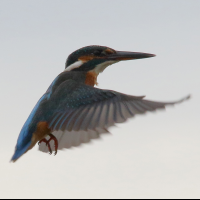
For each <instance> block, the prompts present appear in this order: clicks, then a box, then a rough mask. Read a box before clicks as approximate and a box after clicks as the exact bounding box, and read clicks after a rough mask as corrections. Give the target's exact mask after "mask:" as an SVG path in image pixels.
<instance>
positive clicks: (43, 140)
mask: <svg viewBox="0 0 200 200" xmlns="http://www.w3.org/2000/svg"><path fill="white" fill-rule="evenodd" d="M49 136H50V139H49V140H47V139H45V138H44V139H42V140H41V141H39V142H38V145H40V144H41V143H42V142H44V143H46V145H47V147H48V149H49V154H50V155H51V154H52V149H51V146H50V142H51V141H52V140H53V141H54V144H55V154H54V155H56V154H57V152H58V140H57V138H56V137H55V136H54V135H53V134H49Z"/></svg>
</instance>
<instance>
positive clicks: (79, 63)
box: [64, 60, 84, 72]
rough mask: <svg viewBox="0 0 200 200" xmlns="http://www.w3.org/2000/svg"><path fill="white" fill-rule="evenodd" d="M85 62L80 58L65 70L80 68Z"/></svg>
mask: <svg viewBox="0 0 200 200" xmlns="http://www.w3.org/2000/svg"><path fill="white" fill-rule="evenodd" d="M83 63H84V62H83V61H81V60H79V61H76V62H75V63H73V64H71V65H70V66H68V67H67V68H66V69H65V70H64V71H65V72H69V71H72V70H73V69H76V68H79V67H80V66H81V65H82V64H83Z"/></svg>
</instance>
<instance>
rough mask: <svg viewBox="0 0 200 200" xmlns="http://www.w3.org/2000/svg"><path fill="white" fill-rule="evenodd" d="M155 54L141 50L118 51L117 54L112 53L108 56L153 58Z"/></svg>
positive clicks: (114, 58)
mask: <svg viewBox="0 0 200 200" xmlns="http://www.w3.org/2000/svg"><path fill="white" fill-rule="evenodd" d="M155 56H156V55H155V54H149V53H140V52H127V51H116V53H115V54H111V55H109V56H108V59H109V60H116V61H122V60H134V59H142V58H151V57H155Z"/></svg>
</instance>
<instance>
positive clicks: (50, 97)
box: [11, 45, 189, 162]
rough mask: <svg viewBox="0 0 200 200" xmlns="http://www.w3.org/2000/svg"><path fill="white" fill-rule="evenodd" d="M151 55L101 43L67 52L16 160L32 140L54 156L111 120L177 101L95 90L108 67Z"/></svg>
mask: <svg viewBox="0 0 200 200" xmlns="http://www.w3.org/2000/svg"><path fill="white" fill-rule="evenodd" d="M154 56H155V55H154V54H148V53H139V52H125V51H116V50H114V49H112V48H108V47H104V46H96V45H94V46H87V47H83V48H81V49H79V50H77V51H75V52H73V53H72V54H70V55H69V57H68V59H67V61H66V65H65V70H64V72H62V73H61V74H59V75H58V76H57V77H56V78H55V80H54V81H53V82H52V84H51V85H50V87H49V88H48V90H47V91H46V93H45V94H44V95H43V96H42V97H41V99H40V100H39V101H38V103H37V104H36V106H35V107H34V109H33V111H32V112H31V114H30V116H29V117H28V119H27V121H26V122H25V124H24V126H23V128H22V130H21V132H20V135H19V137H18V141H17V145H16V148H15V153H14V155H13V157H12V159H11V161H13V162H15V161H16V160H18V159H19V158H20V157H21V156H22V155H23V154H25V153H26V152H27V151H29V150H31V149H32V148H33V147H34V146H35V145H36V144H37V143H38V144H39V145H40V146H39V150H40V151H42V152H49V153H50V154H52V152H53V151H55V155H56V154H57V151H58V150H61V149H65V148H71V147H77V146H79V145H81V144H82V143H88V142H90V141H91V140H92V139H97V138H99V137H100V134H102V133H108V128H109V127H111V126H114V125H115V124H116V123H122V122H125V121H126V120H127V119H128V118H131V117H133V116H135V115H137V114H144V113H146V112H147V111H155V110H157V109H164V108H165V106H167V105H174V104H177V103H181V102H183V101H184V100H186V99H188V98H189V96H187V97H186V98H183V99H181V100H180V101H176V102H155V101H149V100H146V99H145V96H131V95H126V94H122V93H119V92H115V91H112V90H102V89H98V88H95V87H94V86H95V85H96V84H97V77H98V75H99V74H100V73H102V72H103V71H104V70H105V69H106V68H107V67H108V66H109V65H112V64H114V63H117V62H120V61H125V60H134V59H142V58H150V57H154Z"/></svg>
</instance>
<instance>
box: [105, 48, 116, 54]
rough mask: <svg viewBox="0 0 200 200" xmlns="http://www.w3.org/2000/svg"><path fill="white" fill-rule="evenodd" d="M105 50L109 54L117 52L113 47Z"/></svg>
mask: <svg viewBox="0 0 200 200" xmlns="http://www.w3.org/2000/svg"><path fill="white" fill-rule="evenodd" d="M105 52H106V53H107V54H114V53H115V51H113V50H112V49H106V50H105Z"/></svg>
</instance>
